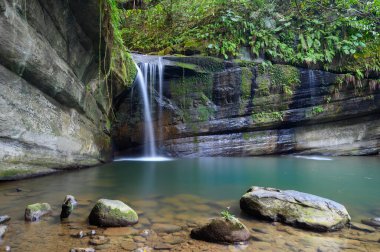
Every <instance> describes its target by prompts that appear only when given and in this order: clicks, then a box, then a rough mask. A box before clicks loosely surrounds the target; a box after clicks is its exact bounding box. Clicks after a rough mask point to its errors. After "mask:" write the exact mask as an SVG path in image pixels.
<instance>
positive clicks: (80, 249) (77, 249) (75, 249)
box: [70, 248, 95, 252]
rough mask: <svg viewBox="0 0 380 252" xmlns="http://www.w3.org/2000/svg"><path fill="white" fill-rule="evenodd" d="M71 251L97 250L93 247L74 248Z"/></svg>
mask: <svg viewBox="0 0 380 252" xmlns="http://www.w3.org/2000/svg"><path fill="white" fill-rule="evenodd" d="M70 252H95V249H93V248H72V249H70Z"/></svg>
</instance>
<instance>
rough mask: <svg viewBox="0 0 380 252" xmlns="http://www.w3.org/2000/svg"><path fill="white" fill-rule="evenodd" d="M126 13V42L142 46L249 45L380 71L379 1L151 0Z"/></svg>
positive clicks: (212, 51) (220, 50) (211, 48)
mask: <svg viewBox="0 0 380 252" xmlns="http://www.w3.org/2000/svg"><path fill="white" fill-rule="evenodd" d="M107 1H108V0H107ZM124 17H125V20H124V21H125V22H124V23H125V27H124V29H123V31H122V37H123V38H124V41H125V43H126V46H127V47H128V48H129V49H131V50H136V51H140V52H146V53H149V52H155V53H162V54H174V53H181V54H193V53H202V54H207V55H214V56H221V57H224V58H233V57H238V56H239V54H240V51H241V48H243V47H245V48H249V49H250V52H251V54H252V55H253V56H255V57H261V58H264V59H267V60H272V61H280V62H284V63H290V64H302V65H312V64H318V65H319V66H321V67H324V68H326V69H331V68H333V69H334V70H337V71H350V72H352V73H355V74H357V75H364V74H366V73H367V74H368V73H369V72H371V71H380V57H379V51H380V50H379V49H380V48H379V45H380V44H379V32H380V31H379V29H380V28H379V27H380V1H379V0H374V1H361V0H334V1H331V0H305V1H299V0H285V1H283V0H145V8H144V9H132V10H126V11H125V12H124V16H123V18H124Z"/></svg>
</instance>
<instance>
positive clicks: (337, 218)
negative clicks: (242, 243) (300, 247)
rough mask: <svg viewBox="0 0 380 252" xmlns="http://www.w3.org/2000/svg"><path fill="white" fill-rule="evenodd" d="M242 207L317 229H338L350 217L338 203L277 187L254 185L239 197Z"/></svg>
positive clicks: (291, 223) (276, 219) (260, 215)
mask: <svg viewBox="0 0 380 252" xmlns="http://www.w3.org/2000/svg"><path fill="white" fill-rule="evenodd" d="M240 208H241V209H242V210H243V211H244V212H246V213H248V214H250V215H252V216H256V217H264V218H267V219H270V220H273V221H281V222H284V223H287V224H290V225H293V226H297V227H301V228H308V229H312V230H316V231H335V230H339V229H341V228H343V227H344V226H346V225H347V224H348V223H349V222H350V220H351V217H350V216H349V214H348V212H347V210H346V208H345V207H344V206H343V205H341V204H339V203H337V202H334V201H332V200H329V199H325V198H322V197H319V196H315V195H312V194H307V193H302V192H298V191H293V190H279V189H275V188H265V187H256V186H253V187H251V188H250V189H249V190H248V192H247V193H246V194H244V195H243V196H242V198H241V199H240Z"/></svg>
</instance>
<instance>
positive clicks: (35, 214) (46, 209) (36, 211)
mask: <svg viewBox="0 0 380 252" xmlns="http://www.w3.org/2000/svg"><path fill="white" fill-rule="evenodd" d="M51 213H52V209H51V206H50V205H49V204H48V203H36V204H32V205H28V206H27V207H26V209H25V220H26V221H38V220H39V219H40V218H41V217H42V216H44V215H49V214H51Z"/></svg>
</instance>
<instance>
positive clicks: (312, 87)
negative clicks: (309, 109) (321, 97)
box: [308, 70, 318, 106]
mask: <svg viewBox="0 0 380 252" xmlns="http://www.w3.org/2000/svg"><path fill="white" fill-rule="evenodd" d="M315 72H316V71H315V70H308V82H309V92H310V105H311V106H315V105H316V88H317V87H318V83H317V82H318V79H317V76H316V74H315Z"/></svg>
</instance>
